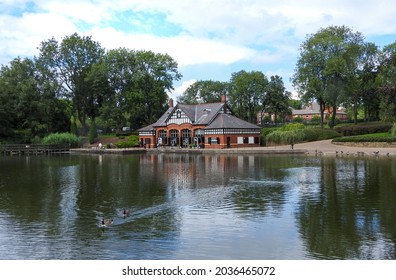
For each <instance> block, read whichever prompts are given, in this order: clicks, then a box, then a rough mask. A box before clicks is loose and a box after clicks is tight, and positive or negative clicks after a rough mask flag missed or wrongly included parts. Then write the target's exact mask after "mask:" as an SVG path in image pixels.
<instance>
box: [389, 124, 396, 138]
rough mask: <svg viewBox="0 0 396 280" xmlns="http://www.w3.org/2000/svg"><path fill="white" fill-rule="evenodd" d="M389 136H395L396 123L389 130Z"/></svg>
mask: <svg viewBox="0 0 396 280" xmlns="http://www.w3.org/2000/svg"><path fill="white" fill-rule="evenodd" d="M390 134H391V135H392V136H396V123H394V124H393V126H392V128H391V130H390Z"/></svg>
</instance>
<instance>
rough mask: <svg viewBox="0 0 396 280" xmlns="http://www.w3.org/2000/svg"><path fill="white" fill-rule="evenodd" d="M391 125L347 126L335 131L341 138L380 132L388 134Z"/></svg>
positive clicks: (337, 128)
mask: <svg viewBox="0 0 396 280" xmlns="http://www.w3.org/2000/svg"><path fill="white" fill-rule="evenodd" d="M392 126H393V124H392V123H369V124H359V125H348V126H341V127H336V128H335V130H336V131H337V132H338V133H340V134H341V135H343V136H354V135H363V134H372V133H380V132H389V130H390V129H391V128H392Z"/></svg>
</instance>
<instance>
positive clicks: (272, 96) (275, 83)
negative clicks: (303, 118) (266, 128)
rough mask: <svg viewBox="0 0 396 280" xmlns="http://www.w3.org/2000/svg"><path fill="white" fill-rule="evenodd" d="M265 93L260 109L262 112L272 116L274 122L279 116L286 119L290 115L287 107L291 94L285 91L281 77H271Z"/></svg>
mask: <svg viewBox="0 0 396 280" xmlns="http://www.w3.org/2000/svg"><path fill="white" fill-rule="evenodd" d="M266 92H267V94H266V96H265V99H264V101H263V107H262V108H263V111H264V112H266V113H268V114H270V115H272V114H273V115H274V121H275V122H276V120H277V117H278V116H279V115H281V116H283V117H286V116H287V115H290V114H291V110H290V107H289V100H290V95H291V93H290V92H288V91H286V88H285V86H284V84H283V80H282V78H281V77H279V76H278V75H275V76H271V78H270V81H269V83H268V85H267V87H266Z"/></svg>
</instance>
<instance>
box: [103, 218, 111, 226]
mask: <svg viewBox="0 0 396 280" xmlns="http://www.w3.org/2000/svg"><path fill="white" fill-rule="evenodd" d="M112 224H113V219H104V218H103V219H102V227H108V226H111V225H112Z"/></svg>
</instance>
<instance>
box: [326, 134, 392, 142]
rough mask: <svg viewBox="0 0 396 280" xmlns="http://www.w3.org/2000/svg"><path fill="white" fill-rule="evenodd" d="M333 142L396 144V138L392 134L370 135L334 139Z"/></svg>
mask: <svg viewBox="0 0 396 280" xmlns="http://www.w3.org/2000/svg"><path fill="white" fill-rule="evenodd" d="M333 142H387V143H391V142H396V136H392V135H391V134H390V133H377V134H370V135H356V136H345V137H339V138H335V139H333Z"/></svg>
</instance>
